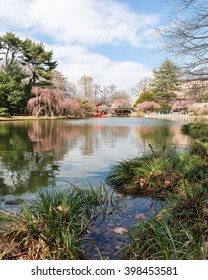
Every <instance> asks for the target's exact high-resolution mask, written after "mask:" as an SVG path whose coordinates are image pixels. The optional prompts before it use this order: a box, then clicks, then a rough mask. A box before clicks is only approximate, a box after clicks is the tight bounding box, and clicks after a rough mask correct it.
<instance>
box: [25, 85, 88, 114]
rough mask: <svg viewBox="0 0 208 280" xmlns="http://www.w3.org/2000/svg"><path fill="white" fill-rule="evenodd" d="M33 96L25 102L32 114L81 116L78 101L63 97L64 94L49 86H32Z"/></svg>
mask: <svg viewBox="0 0 208 280" xmlns="http://www.w3.org/2000/svg"><path fill="white" fill-rule="evenodd" d="M31 94H32V95H33V97H32V98H31V99H30V100H29V101H28V103H27V109H28V111H29V113H31V114H32V115H33V116H63V115H74V116H81V117H83V111H82V110H81V108H80V106H79V104H78V102H77V101H76V100H74V99H71V98H64V94H63V93H61V92H57V91H56V90H54V89H51V88H39V87H33V88H32V91H31Z"/></svg>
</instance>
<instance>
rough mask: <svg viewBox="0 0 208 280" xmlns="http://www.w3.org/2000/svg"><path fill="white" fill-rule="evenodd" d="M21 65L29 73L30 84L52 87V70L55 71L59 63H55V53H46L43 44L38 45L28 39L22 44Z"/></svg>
mask: <svg viewBox="0 0 208 280" xmlns="http://www.w3.org/2000/svg"><path fill="white" fill-rule="evenodd" d="M21 48H22V57H21V60H20V62H21V64H22V65H24V66H26V69H27V70H28V71H29V74H30V77H29V80H28V82H29V84H30V85H31V87H32V86H34V85H41V86H46V85H47V86H48V85H51V82H50V80H51V70H53V69H55V68H56V66H57V62H56V61H53V60H52V59H53V52H52V51H45V47H44V45H43V43H36V42H33V41H32V40H30V39H26V40H24V41H23V42H22V44H21Z"/></svg>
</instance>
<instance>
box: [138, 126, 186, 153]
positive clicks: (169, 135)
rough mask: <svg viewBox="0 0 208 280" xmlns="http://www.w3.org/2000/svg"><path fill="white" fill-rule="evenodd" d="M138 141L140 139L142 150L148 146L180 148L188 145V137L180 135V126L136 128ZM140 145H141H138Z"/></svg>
mask: <svg viewBox="0 0 208 280" xmlns="http://www.w3.org/2000/svg"><path fill="white" fill-rule="evenodd" d="M135 131H136V135H137V136H138V139H142V145H143V146H144V149H146V148H147V146H148V145H149V144H151V145H152V147H153V148H156V150H157V149H158V147H163V146H164V145H166V146H173V145H177V146H181V145H187V144H188V137H187V136H184V135H183V134H182V133H181V129H180V125H172V126H138V127H135ZM140 145H141V143H140Z"/></svg>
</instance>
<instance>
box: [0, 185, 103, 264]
mask: <svg viewBox="0 0 208 280" xmlns="http://www.w3.org/2000/svg"><path fill="white" fill-rule="evenodd" d="M107 203H108V198H107V193H106V190H105V189H104V187H103V186H101V187H100V188H97V189H93V188H78V187H76V186H73V187H71V188H70V189H69V190H67V191H58V190H55V189H54V190H53V191H52V192H49V191H45V192H40V193H39V200H35V201H34V202H33V203H32V204H31V205H29V206H25V207H24V208H23V211H22V212H21V213H19V214H11V213H7V212H4V211H2V212H1V213H0V220H2V221H3V223H2V224H1V227H0V259H70V260H73V259H83V258H85V256H84V253H83V251H82V249H81V246H80V240H82V239H83V238H84V235H85V231H86V229H87V228H88V226H89V225H90V224H91V223H92V222H93V221H94V220H95V219H96V218H97V217H98V216H99V215H101V213H102V212H103V211H104V210H105V209H106V204H107Z"/></svg>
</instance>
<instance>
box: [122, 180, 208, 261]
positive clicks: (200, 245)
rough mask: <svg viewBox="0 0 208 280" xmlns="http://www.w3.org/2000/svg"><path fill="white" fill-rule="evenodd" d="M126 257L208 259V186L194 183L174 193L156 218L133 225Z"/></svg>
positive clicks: (124, 256) (124, 255) (125, 253)
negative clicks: (184, 191)
mask: <svg viewBox="0 0 208 280" xmlns="http://www.w3.org/2000/svg"><path fill="white" fill-rule="evenodd" d="M129 234H130V238H131V242H130V243H129V244H128V245H127V246H126V248H125V250H124V251H125V252H124V253H123V258H125V259H146V260H147V259H149V260H159V259H166V260H173V259H174V260H176V259H177V260H196V259H198V260H203V259H206V260H207V259H208V187H207V186H206V188H205V187H203V186H202V185H192V186H190V188H189V190H187V191H186V195H185V196H183V197H182V196H179V195H174V196H172V197H171V199H169V200H168V201H166V205H165V207H164V208H163V209H161V210H159V212H158V213H157V214H156V216H155V218H150V219H149V221H147V222H144V221H143V222H140V223H137V224H136V225H134V226H133V227H132V229H131V231H130V233H129Z"/></svg>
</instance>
